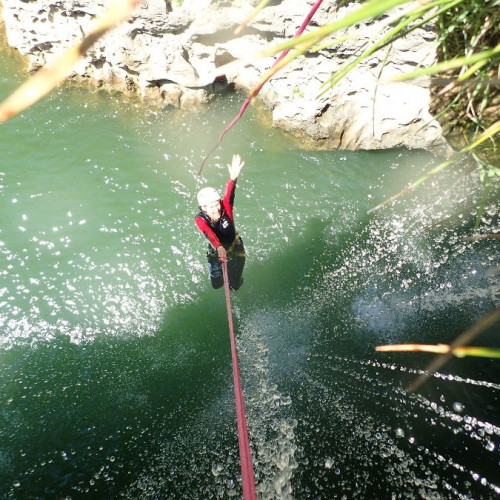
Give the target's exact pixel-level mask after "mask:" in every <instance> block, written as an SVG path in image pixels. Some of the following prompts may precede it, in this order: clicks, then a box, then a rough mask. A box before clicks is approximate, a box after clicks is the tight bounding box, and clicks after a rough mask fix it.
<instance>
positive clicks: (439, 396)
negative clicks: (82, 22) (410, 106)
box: [0, 55, 500, 499]
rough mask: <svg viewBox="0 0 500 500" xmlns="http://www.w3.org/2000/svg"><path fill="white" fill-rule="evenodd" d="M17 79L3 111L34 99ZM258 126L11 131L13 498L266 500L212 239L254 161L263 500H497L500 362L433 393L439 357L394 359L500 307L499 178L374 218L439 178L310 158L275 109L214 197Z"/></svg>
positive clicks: (387, 154) (231, 101) (91, 125)
mask: <svg viewBox="0 0 500 500" xmlns="http://www.w3.org/2000/svg"><path fill="white" fill-rule="evenodd" d="M0 66H1V68H2V71H1V74H0V98H2V99H3V98H4V97H5V96H6V95H8V93H9V92H10V91H12V89H13V88H15V86H16V85H17V84H18V83H19V82H20V81H22V80H23V79H24V78H25V75H24V74H23V72H22V70H21V68H20V66H19V65H18V64H17V63H16V62H14V61H13V60H11V59H9V58H8V57H7V56H6V55H2V56H0ZM241 102H242V96H241V95H237V94H235V95H233V96H229V97H226V98H224V99H221V98H220V99H218V100H216V101H215V102H214V103H213V104H212V105H211V106H210V108H209V109H208V110H207V111H205V112H202V113H200V114H190V113H186V112H181V111H178V110H173V109H166V110H162V111H151V110H147V109H145V108H143V107H141V106H139V105H136V104H135V103H133V102H130V101H127V100H124V99H123V98H121V96H119V95H114V96H111V95H109V94H107V93H101V92H91V91H87V90H85V89H75V88H66V87H64V88H61V89H59V90H57V91H55V92H54V93H53V94H51V95H50V96H49V97H47V98H46V99H45V100H43V101H42V102H40V103H38V104H37V105H35V106H33V107H32V108H30V109H28V110H27V111H25V112H24V113H22V115H20V116H18V117H16V118H14V119H12V120H10V121H8V122H6V123H4V124H1V125H0V139H1V155H0V207H1V212H0V213H1V224H0V256H1V262H2V265H1V268H0V327H1V328H0V423H1V425H0V498H4V499H32V498H33V499H34V498H37V499H45V498H46V499H56V498H57V499H62V498H67V499H69V498H73V499H77V498H92V499H96V498H102V499H115V498H124V499H138V498H139V499H184V498H185V499H195V498H200V499H201V498H203V499H205V498H231V497H235V498H238V497H240V496H241V482H240V462H239V453H238V443H237V433H236V417H235V409H234V394H233V385H232V372H231V356H230V345H229V334H228V323H227V315H226V309H225V299H224V292H223V290H213V289H211V287H210V284H209V281H208V278H207V273H206V269H205V256H204V252H205V248H206V243H205V240H204V238H203V237H202V235H201V234H200V233H199V232H198V230H197V228H196V226H195V225H194V222H193V217H194V216H195V214H196V212H197V207H196V201H195V194H196V192H197V190H198V189H200V188H201V187H203V186H204V185H207V184H210V185H213V186H215V187H217V188H219V189H222V187H223V185H224V184H225V181H226V178H227V168H226V164H227V163H228V162H229V161H230V159H231V156H232V155H233V154H234V153H240V154H241V156H242V157H243V159H244V160H245V162H246V164H245V167H244V169H243V171H242V175H241V177H240V180H239V183H238V190H237V193H236V205H235V212H236V223H237V227H238V229H239V232H240V234H241V235H242V237H243V239H244V241H245V246H246V249H247V264H246V268H245V273H244V277H245V283H244V285H243V287H242V288H241V289H240V290H239V291H238V292H235V293H233V308H234V318H235V330H236V336H237V343H238V350H239V358H240V370H241V378H242V385H243V389H244V394H245V403H246V407H247V408H246V409H247V420H248V427H249V434H250V441H251V447H252V453H253V462H254V469H255V476H256V487H257V493H258V497H259V498H263V499H272V498H296V499H336V498H346V499H351V498H356V499H360V498H363V499H365V498H366V499H373V498H380V499H384V498H426V499H428V498H436V499H441V498H461V499H462V498H463V499H468V498H474V499H482V498H496V497H497V496H498V494H499V493H500V473H499V471H500V467H499V457H500V455H499V444H500V416H499V415H500V411H499V407H500V404H499V403H500V361H498V360H491V359H479V358H476V359H475V358H464V359H455V360H452V361H451V362H449V363H448V364H446V365H445V366H444V367H443V368H442V369H441V370H440V371H438V373H437V374H436V375H435V376H433V377H431V378H430V380H428V381H427V382H426V384H425V385H424V386H423V387H422V388H421V389H419V390H418V391H416V392H414V393H410V392H408V391H407V389H406V388H407V385H408V384H409V383H410V382H411V381H412V380H414V379H415V378H416V377H417V376H418V375H419V374H420V373H421V371H422V370H425V368H426V367H427V366H428V364H429V363H430V361H431V360H432V359H433V357H432V356H431V355H427V354H423V353H420V354H411V353H399V354H391V353H378V352H375V346H377V345H380V344H389V343H411V342H416V343H448V342H450V341H452V340H453V339H454V338H456V337H457V336H458V335H459V334H460V333H461V332H463V331H464V330H465V329H467V328H468V327H469V326H470V325H472V324H473V323H474V322H475V321H476V320H478V319H479V318H480V317H482V316H483V315H484V314H486V313H487V312H489V311H491V310H492V309H494V308H495V307H498V306H499V305H500V286H499V281H500V280H499V267H498V266H499V260H500V259H499V256H500V249H499V244H498V239H496V240H495V239H485V240H480V241H469V240H468V239H467V238H466V236H469V235H470V234H471V233H472V228H473V226H474V223H475V221H476V215H477V213H476V211H475V208H474V207H475V205H476V204H477V203H479V202H480V199H481V192H482V191H481V187H480V185H479V182H478V180H477V177H476V176H475V175H472V174H471V173H470V172H468V171H467V170H466V169H465V168H462V167H457V168H454V169H453V170H451V171H450V172H447V171H445V172H443V173H442V174H441V175H439V176H436V178H435V179H434V180H433V181H432V182H428V183H426V184H425V185H423V186H422V187H421V188H419V189H418V190H416V191H415V192H414V193H411V194H409V195H407V196H405V197H403V198H401V199H400V200H398V201H397V202H396V203H394V204H393V205H391V206H388V207H386V208H384V209H382V210H379V211H376V212H373V213H372V214H368V213H367V212H368V210H369V209H370V208H371V207H373V206H374V205H376V204H377V203H379V202H381V201H383V200H384V199H386V198H387V197H389V196H391V195H393V194H395V193H396V192H398V191H399V190H400V189H402V188H404V187H405V186H407V185H408V184H409V183H410V182H411V181H414V180H416V179H418V178H419V177H420V176H421V175H422V174H423V173H424V172H426V171H427V170H429V169H430V168H431V167H432V166H433V165H436V164H437V163H438V160H437V159H435V158H433V157H432V156H431V155H430V154H427V153H423V152H415V151H413V152H412V151H406V150H394V151H379V152H364V151H360V152H346V151H322V152H314V151H307V150H302V149H300V148H298V147H297V145H296V144H295V143H294V141H293V140H292V139H291V138H290V137H288V136H287V135H286V134H284V133H283V132H280V131H278V130H273V129H270V128H268V127H267V126H266V125H265V124H263V123H262V122H261V121H260V120H259V118H258V113H257V108H250V109H249V110H248V111H247V113H246V114H245V115H244V117H243V118H242V120H240V122H239V123H238V125H237V126H236V127H235V129H233V130H232V131H231V132H229V134H228V135H227V136H226V138H225V140H224V142H223V144H222V146H221V147H220V148H219V150H218V151H217V152H216V154H215V156H214V157H213V158H212V159H211V161H210V162H209V163H208V165H207V166H206V167H205V170H204V174H203V177H199V176H198V175H197V170H198V168H199V166H200V163H201V161H202V159H203V157H204V155H205V154H206V153H207V151H208V150H209V149H210V148H211V147H212V145H213V144H214V143H215V141H216V140H217V138H218V135H219V133H220V132H221V130H222V129H223V128H224V126H225V125H226V124H227V123H228V122H229V120H230V119H231V118H232V117H233V116H234V114H235V113H236V112H237V110H238V109H239V106H240V105H241ZM497 195H498V193H496V194H495V192H494V191H492V192H490V198H489V199H488V200H486V204H485V211H484V213H483V214H482V222H481V228H482V229H481V230H482V232H483V233H484V234H488V233H492V232H497V231H498V227H499V216H498V196H497ZM497 326H498V325H497ZM495 331H496V333H497V334H496V336H495ZM475 344H476V345H485V346H491V347H494V346H497V347H498V345H499V344H498V328H496V330H495V329H494V328H493V329H491V330H489V331H486V332H484V333H483V335H482V336H481V337H479V339H478V340H477V341H475Z"/></svg>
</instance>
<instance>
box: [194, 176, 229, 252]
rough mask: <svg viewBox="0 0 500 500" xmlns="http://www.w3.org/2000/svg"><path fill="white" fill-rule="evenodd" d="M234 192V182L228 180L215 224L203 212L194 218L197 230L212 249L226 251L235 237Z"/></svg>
mask: <svg viewBox="0 0 500 500" xmlns="http://www.w3.org/2000/svg"><path fill="white" fill-rule="evenodd" d="M235 190H236V181H232V180H231V179H229V180H228V181H227V184H226V190H225V193H224V198H223V199H222V200H221V203H222V212H221V216H220V219H219V220H218V221H217V222H213V221H212V220H211V219H210V217H209V216H208V215H207V214H206V213H205V212H203V211H201V212H200V213H199V214H198V215H197V216H196V217H195V218H194V221H195V223H196V225H197V226H198V229H199V230H200V231H201V232H202V233H203V234H204V235H205V236H206V237H207V238H208V241H210V244H211V245H212V246H213V248H214V249H216V248H217V247H218V246H220V245H222V246H223V247H224V248H225V249H226V250H228V249H229V247H230V246H231V244H232V243H233V241H234V238H235V237H236V228H235V226H234V218H233V205H234V193H235Z"/></svg>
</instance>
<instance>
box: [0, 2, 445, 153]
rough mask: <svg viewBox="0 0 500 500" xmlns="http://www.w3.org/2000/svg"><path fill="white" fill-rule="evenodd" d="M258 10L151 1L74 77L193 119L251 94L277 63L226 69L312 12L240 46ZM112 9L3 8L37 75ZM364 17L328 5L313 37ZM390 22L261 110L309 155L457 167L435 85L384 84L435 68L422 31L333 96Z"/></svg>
mask: <svg viewBox="0 0 500 500" xmlns="http://www.w3.org/2000/svg"><path fill="white" fill-rule="evenodd" d="M256 3H257V2H255V1H254V2H253V3H249V2H244V1H243V0H241V1H236V0H234V1H233V2H229V1H221V0H219V1H210V0H185V1H184V2H178V1H170V0H143V2H142V4H141V5H140V7H139V8H138V9H137V11H136V12H135V14H134V17H133V18H132V19H131V20H130V21H129V22H126V23H123V24H122V25H121V26H119V27H117V28H116V29H115V30H114V31H113V32H111V33H109V34H108V35H106V37H105V38H104V39H102V40H101V41H99V42H98V43H97V44H96V45H95V46H94V47H92V48H91V50H90V51H89V52H88V54H87V55H86V57H85V58H84V59H82V61H81V62H80V63H79V64H78V65H77V67H75V68H74V74H73V75H71V76H72V78H74V79H76V80H87V81H90V82H92V83H93V84H94V85H96V86H99V87H105V88H109V89H113V90H118V91H121V92H124V93H125V94H127V95H138V96H139V97H140V98H141V99H142V100H143V101H144V103H145V104H147V105H150V106H159V107H164V106H167V105H172V106H175V107H179V108H182V109H187V110H193V111H196V110H199V109H200V108H202V107H203V106H205V105H206V104H207V103H208V102H209V101H210V100H211V99H213V98H214V96H216V95H217V93H218V92H221V91H223V90H225V89H227V88H233V87H234V88H237V89H241V90H242V91H244V92H249V91H250V90H252V89H253V88H254V87H255V86H256V85H257V84H258V82H259V81H260V79H261V78H262V76H263V75H265V73H266V72H267V70H268V69H269V68H270V66H271V65H272V64H273V62H274V60H275V57H276V56H274V57H268V58H265V59H258V60H253V61H251V62H249V63H247V64H245V65H244V66H243V65H239V66H233V67H229V68H227V70H226V71H224V74H223V75H221V74H220V73H221V72H220V71H219V70H218V68H220V67H221V66H222V65H225V64H227V63H230V62H231V61H234V60H235V59H239V58H247V57H248V56H249V55H251V54H254V53H256V52H257V51H259V50H261V49H263V48H265V47H269V46H270V44H277V43H280V42H283V41H286V40H287V39H289V38H291V37H293V36H294V34H295V33H296V31H297V29H298V27H299V26H300V25H301V24H302V22H303V19H304V18H305V16H306V15H307V13H308V12H309V9H310V8H311V5H312V2H311V3H308V4H306V3H304V2H303V1H302V0H301V1H299V0H282V1H275V2H273V3H272V4H271V6H268V7H266V8H265V9H263V10H262V11H261V12H260V13H259V15H258V16H257V18H256V19H255V20H254V21H253V22H252V23H251V24H250V25H249V26H248V27H246V28H245V29H244V30H243V31H242V32H241V33H240V34H238V35H235V34H234V29H235V28H236V26H237V25H238V24H239V23H240V22H241V20H243V19H244V18H245V17H246V15H247V14H248V13H249V12H251V10H252V9H253V7H254V6H255V4H256ZM104 5H105V2H104V1H102V0H3V19H4V22H5V29H6V35H7V41H8V43H9V45H11V46H12V47H14V48H16V49H17V50H18V51H19V52H20V53H21V54H22V55H23V56H25V57H26V59H27V61H28V66H29V70H30V71H33V70H35V69H37V68H39V67H41V66H44V65H46V64H47V63H50V61H51V60H52V59H53V58H54V57H55V56H57V55H58V54H60V53H61V51H62V50H63V49H65V48H67V47H70V46H71V45H73V44H74V43H75V42H76V41H77V40H79V39H81V37H82V34H84V33H87V32H88V31H89V29H90V26H91V23H92V22H93V21H94V20H95V18H96V16H98V15H99V14H101V13H102V12H103V10H104ZM358 7H359V4H358V3H355V2H350V3H347V5H346V6H343V7H339V6H338V5H337V3H336V2H325V4H324V5H322V7H321V8H320V9H319V10H318V12H316V14H315V16H314V18H313V21H312V23H311V25H310V26H309V27H308V28H307V30H306V32H309V31H311V30H312V29H314V27H315V26H318V25H324V24H330V23H333V22H335V21H336V20H338V19H340V18H342V17H344V16H345V15H346V14H348V13H349V12H351V11H353V10H355V9H357V8H358ZM387 19H388V18H387V17H385V18H383V19H381V20H379V21H376V22H368V23H366V24H360V25H359V26H356V27H354V28H352V29H350V30H349V31H348V32H341V33H336V34H335V38H337V39H338V38H340V37H342V36H343V35H345V34H346V33H349V34H350V35H352V36H351V38H350V39H349V40H348V41H343V42H341V43H337V44H335V45H332V46H331V47H328V48H324V49H322V50H319V51H318V52H313V53H308V54H307V55H302V56H300V57H299V58H298V59H296V60H295V61H293V62H292V63H291V64H290V65H289V66H288V67H286V68H284V69H283V70H281V71H280V72H279V73H278V74H277V75H275V76H274V77H273V78H272V79H271V80H270V81H269V82H267V83H266V84H265V85H264V87H263V88H262V90H261V91H260V93H259V95H258V98H259V99H261V100H262V101H263V102H264V103H265V105H266V106H267V107H268V108H269V109H270V110H271V113H272V123H273V126H275V127H279V128H282V129H284V130H286V131H288V132H290V133H292V134H293V135H295V136H298V137H300V138H301V141H302V143H303V145H304V147H308V148H327V149H333V148H340V149H350V150H358V149H366V150H369V149H386V148H394V147H406V148H418V149H426V150H429V151H432V152H434V153H436V154H438V155H441V156H448V155H449V154H450V153H451V148H450V147H449V145H448V144H447V142H446V140H445V139H444V138H443V136H442V131H441V127H440V125H439V124H438V122H437V121H436V120H435V119H434V118H433V117H432V116H431V114H430V113H429V104H430V92H429V88H428V82H427V81H425V80H420V81H418V82H409V83H384V81H386V80H387V78H388V77H389V76H391V75H394V74H399V73H405V72H409V71H411V70H413V69H415V67H416V66H426V65H430V64H432V63H433V62H434V61H435V59H436V35H435V34H434V32H433V30H432V27H430V26H426V27H421V28H419V29H417V30H415V31H414V32H412V33H410V34H409V35H407V36H406V37H405V38H403V39H401V40H398V41H397V42H395V43H394V44H392V45H391V46H390V47H389V48H384V49H383V50H382V51H381V52H380V53H375V54H373V55H372V56H370V57H369V58H367V59H366V60H364V61H363V62H362V64H360V65H359V66H358V67H356V68H355V69H353V70H352V71H351V72H350V73H349V74H348V75H347V76H346V77H345V78H344V79H342V80H341V81H340V82H339V83H337V84H336V85H335V86H334V87H332V88H329V87H328V86H326V87H325V83H326V82H327V81H328V79H329V78H330V76H331V75H332V74H333V73H335V72H336V71H338V70H339V68H341V67H342V65H343V64H344V63H345V62H346V61H350V60H352V59H353V58H355V57H356V56H357V55H359V54H360V53H361V52H362V51H363V50H364V49H366V48H367V47H369V46H370V44H371V43H372V41H373V40H376V39H378V38H380V36H381V34H382V33H385V32H387V30H388V29H390V28H389V27H388V22H387ZM223 125H224V124H221V128H222V126H223Z"/></svg>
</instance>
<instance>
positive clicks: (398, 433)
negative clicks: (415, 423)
mask: <svg viewBox="0 0 500 500" xmlns="http://www.w3.org/2000/svg"><path fill="white" fill-rule="evenodd" d="M404 436H405V431H404V430H403V429H401V427H398V428H397V429H396V437H398V438H401V437H404Z"/></svg>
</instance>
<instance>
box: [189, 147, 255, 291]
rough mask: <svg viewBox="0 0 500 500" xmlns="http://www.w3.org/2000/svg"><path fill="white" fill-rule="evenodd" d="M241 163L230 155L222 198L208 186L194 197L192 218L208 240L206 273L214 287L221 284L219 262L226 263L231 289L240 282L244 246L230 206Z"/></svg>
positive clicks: (222, 281) (239, 159)
mask: <svg viewBox="0 0 500 500" xmlns="http://www.w3.org/2000/svg"><path fill="white" fill-rule="evenodd" d="M244 164H245V162H242V161H241V158H240V155H237V154H236V155H234V156H233V159H232V162H231V164H229V165H228V169H229V180H228V181H227V184H226V190H225V193H224V198H223V199H221V197H220V195H219V193H218V192H217V190H216V189H214V188H212V187H205V188H203V189H201V190H200V191H199V192H198V196H197V199H198V205H199V208H200V213H199V214H198V215H197V216H196V217H195V219H194V221H195V223H196V225H197V226H198V229H199V230H200V231H201V232H202V233H203V234H204V235H205V236H206V238H207V239H208V241H209V243H208V252H207V260H208V272H209V275H210V280H211V282H212V286H213V287H214V288H220V287H221V286H223V285H224V275H223V269H222V262H227V268H228V281H229V287H230V288H231V290H238V289H239V288H240V286H241V285H242V283H243V277H242V273H243V267H244V266H245V258H246V257H245V248H244V246H243V241H242V239H241V237H240V236H239V234H238V233H237V232H236V228H235V225H234V215H233V205H234V194H235V190H236V182H237V180H238V176H239V174H240V171H241V169H242V168H243V165H244Z"/></svg>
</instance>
